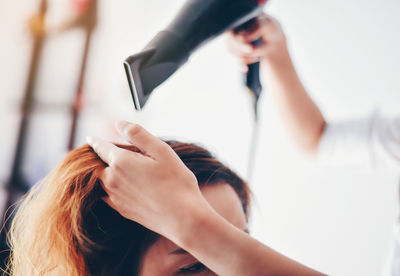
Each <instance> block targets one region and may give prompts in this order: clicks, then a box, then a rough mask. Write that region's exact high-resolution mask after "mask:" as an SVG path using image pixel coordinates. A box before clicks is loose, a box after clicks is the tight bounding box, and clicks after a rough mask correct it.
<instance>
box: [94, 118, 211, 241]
mask: <svg viewBox="0 0 400 276" xmlns="http://www.w3.org/2000/svg"><path fill="white" fill-rule="evenodd" d="M117 129H118V131H119V133H120V134H121V135H122V136H123V137H124V138H125V139H126V140H127V141H128V142H129V143H131V144H133V145H135V146H136V147H138V148H139V149H140V150H141V152H142V153H135V152H132V151H128V150H124V149H122V148H119V147H117V146H115V145H114V144H112V143H110V142H107V141H104V140H102V139H99V138H92V137H88V141H87V142H88V144H89V145H90V146H91V147H92V148H93V149H94V151H95V152H96V153H97V154H98V155H99V156H100V158H101V159H102V160H103V161H104V162H105V163H106V164H108V167H106V168H105V169H104V171H103V172H102V174H101V175H100V177H101V180H102V186H103V188H104V190H105V191H106V193H107V194H108V197H107V198H105V199H104V200H105V201H106V202H107V203H108V204H109V205H110V206H111V207H112V208H114V209H115V210H116V211H118V212H119V213H120V214H121V215H122V216H124V217H126V218H128V219H131V220H134V221H136V222H138V223H140V224H142V225H143V226H145V227H147V228H149V229H151V230H153V231H155V232H157V233H159V234H161V235H164V236H167V237H169V238H170V239H174V237H175V235H176V233H179V232H180V231H182V225H181V223H179V222H181V221H188V217H189V216H193V212H191V211H190V210H191V209H194V208H199V206H200V207H201V206H204V208H206V209H208V208H209V206H208V203H207V202H206V201H205V199H204V198H203V196H202V195H201V192H200V189H199V187H198V184H197V180H196V177H195V176H194V175H193V173H192V172H191V171H190V170H189V169H188V168H187V167H186V166H185V165H184V164H183V162H182V161H181V160H180V159H179V157H178V156H177V155H176V153H175V152H174V151H173V150H172V149H171V147H170V146H168V145H167V144H166V143H165V142H163V141H161V140H160V139H158V138H156V137H155V136H153V135H152V134H150V133H149V132H147V131H146V130H145V129H144V128H142V127H141V126H140V125H137V124H132V123H128V122H125V121H120V122H118V123H117ZM193 211H194V210H193ZM174 241H175V242H177V243H179V241H178V240H176V239H175V240H174Z"/></svg>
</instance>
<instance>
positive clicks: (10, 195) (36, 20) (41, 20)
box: [0, 0, 48, 267]
mask: <svg viewBox="0 0 400 276" xmlns="http://www.w3.org/2000/svg"><path fill="white" fill-rule="evenodd" d="M47 7H48V5H47V0H41V1H40V5H39V11H38V13H37V14H36V15H35V16H34V17H33V18H32V19H31V20H30V22H29V26H30V31H31V34H32V38H33V47H32V53H31V59H30V63H29V73H28V79H27V82H26V86H25V92H24V96H23V100H22V104H21V119H20V123H19V127H18V136H17V142H16V146H15V153H14V158H13V161H12V166H11V174H10V177H9V180H8V182H7V184H6V189H5V191H6V196H5V206H4V207H3V210H4V212H3V216H2V218H3V219H2V227H3V228H2V231H1V234H0V262H1V263H0V265H1V267H4V265H5V262H6V261H7V258H8V255H9V252H8V247H7V244H6V232H7V229H8V225H9V221H8V218H7V217H8V216H9V215H10V214H11V213H12V207H13V204H14V203H15V202H16V201H17V200H18V199H19V198H20V197H21V196H22V195H23V194H24V193H25V192H26V191H27V190H28V189H29V182H28V181H27V180H26V178H25V177H24V174H23V170H22V168H23V159H24V154H25V147H26V141H27V133H28V131H29V119H30V117H31V113H32V109H33V103H34V91H35V86H36V81H37V74H38V71H39V70H38V69H39V61H40V59H41V56H42V50H43V43H44V39H45V19H46V13H47Z"/></svg>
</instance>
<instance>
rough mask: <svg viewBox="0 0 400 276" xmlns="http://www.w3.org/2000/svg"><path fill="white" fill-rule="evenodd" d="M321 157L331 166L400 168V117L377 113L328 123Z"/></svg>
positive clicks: (320, 159)
mask: <svg viewBox="0 0 400 276" xmlns="http://www.w3.org/2000/svg"><path fill="white" fill-rule="evenodd" d="M318 159H319V161H321V162H322V163H325V164H330V165H347V166H348V165H362V166H364V165H367V166H373V167H377V166H378V167H381V166H389V167H394V168H396V169H400V117H394V118H385V117H382V116H381V115H380V114H379V113H378V112H375V113H373V114H372V115H371V116H369V117H367V118H363V119H358V120H352V121H344V122H335V123H328V124H327V126H326V128H325V131H324V133H323V135H322V137H321V141H320V144H319V149H318Z"/></svg>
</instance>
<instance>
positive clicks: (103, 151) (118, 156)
mask: <svg viewBox="0 0 400 276" xmlns="http://www.w3.org/2000/svg"><path fill="white" fill-rule="evenodd" d="M86 142H87V143H88V144H89V145H90V147H91V148H92V149H93V150H94V152H95V153H96V154H97V155H98V156H99V157H100V159H101V160H103V162H104V163H106V164H107V165H109V166H111V167H114V166H115V165H118V163H124V157H125V156H126V155H127V154H129V158H133V159H135V161H139V159H141V158H143V157H144V156H142V155H141V154H137V153H134V152H130V151H127V150H125V149H121V148H119V147H117V146H116V145H114V144H113V143H111V142H108V141H105V140H103V139H100V138H95V137H87V138H86ZM136 159H137V160H136Z"/></svg>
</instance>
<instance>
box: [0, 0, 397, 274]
mask: <svg viewBox="0 0 400 276" xmlns="http://www.w3.org/2000/svg"><path fill="white" fill-rule="evenodd" d="M22 2H24V3H26V4H27V3H29V4H27V5H25V6H24V5H22ZM61 2H63V1H61V0H53V3H55V4H53V6H56V7H57V6H58V5H61V4H62V3H61ZM18 3H19V4H17V2H12V1H8V2H7V3H6V2H5V1H3V2H0V5H1V7H0V18H4V19H0V20H2V22H3V20H4V21H6V22H7V23H8V25H7V27H5V25H4V24H0V31H1V37H2V44H1V45H0V57H1V60H2V61H3V62H2V64H0V75H1V76H2V77H1V82H0V89H1V93H0V97H1V104H2V108H1V109H0V114H2V116H1V117H0V118H1V124H2V125H3V126H4V127H3V129H7V131H4V130H3V133H4V134H2V138H1V145H0V147H1V149H2V152H4V153H5V154H4V157H3V158H1V159H0V160H1V162H2V166H0V167H1V168H2V176H3V179H5V178H6V175H7V166H8V164H9V160H10V155H11V152H12V145H13V139H14V138H13V137H14V135H15V131H16V129H15V127H14V126H15V123H16V122H17V119H18V116H17V113H16V112H15V108H13V106H10V102H13V103H14V104H15V105H16V102H18V98H19V96H18V95H19V94H20V92H21V90H22V89H23V82H22V81H21V79H23V76H24V75H23V74H24V72H25V71H26V69H25V62H26V60H25V59H26V57H27V56H28V55H29V47H28V46H27V45H29V40H28V39H27V38H26V33H24V31H23V30H24V28H23V20H24V18H26V16H27V15H28V14H29V13H31V12H32V9H34V6H33V5H32V4H31V1H28V0H23V1H22V0H20V1H18ZM100 3H101V11H100V12H101V22H100V25H99V29H98V32H97V33H96V37H95V47H94V48H93V52H92V56H91V62H90V66H89V69H90V71H89V74H88V82H87V85H86V88H87V91H86V93H87V95H88V96H87V103H88V107H87V109H86V110H85V112H84V117H83V121H82V122H81V125H80V126H81V128H80V141H81V143H83V141H84V140H83V139H84V136H85V135H86V134H92V135H105V136H108V137H112V136H113V134H112V132H111V130H110V125H111V122H112V120H113V119H116V118H124V119H127V120H131V121H135V122H139V123H142V124H143V125H144V126H145V127H146V128H148V129H149V130H150V131H152V132H153V133H155V134H157V135H159V136H163V137H169V138H177V139H183V140H186V141H193V142H199V143H200V144H202V145H205V146H206V147H207V148H209V149H211V150H212V151H213V152H215V153H216V154H217V156H219V157H220V158H221V159H222V160H224V161H225V162H226V163H228V164H229V165H230V166H231V167H232V168H234V169H235V170H236V171H238V172H239V173H240V174H241V175H242V176H245V175H246V169H247V161H248V150H249V143H250V134H251V128H252V113H251V112H252V111H251V105H250V99H249V97H248V95H247V93H246V91H245V90H244V89H243V87H242V83H241V75H240V73H239V71H240V70H239V69H240V67H239V64H238V63H237V61H236V60H235V59H234V58H233V57H232V56H231V55H230V54H229V53H228V52H227V50H226V46H225V43H224V41H223V40H222V39H217V40H215V41H212V42H211V43H209V44H208V45H206V46H205V47H203V48H202V49H200V50H199V51H198V52H196V53H195V54H194V55H193V56H192V57H191V59H190V61H189V62H188V64H186V65H185V66H184V67H183V68H182V69H181V70H180V71H179V72H178V73H176V74H175V75H174V76H173V77H172V78H171V79H169V80H168V81H167V82H166V83H165V84H164V85H162V86H161V87H160V88H159V89H157V91H156V93H155V94H154V95H153V96H152V97H151V99H150V101H149V102H148V104H147V106H146V108H145V110H144V111H143V112H141V113H138V112H136V111H135V110H134V108H133V104H132V101H131V99H130V95H129V88H128V84H127V82H126V78H125V75H124V71H123V67H122V60H123V59H124V58H126V57H127V56H128V55H130V54H133V53H135V52H137V51H140V49H141V48H142V47H143V46H144V45H145V44H146V43H147V42H148V41H149V40H150V39H151V38H152V37H153V36H154V35H155V34H156V33H157V31H159V30H161V29H162V28H163V26H165V25H166V24H167V23H168V22H169V21H170V19H171V18H172V16H173V14H174V13H175V11H176V10H177V9H178V8H179V7H180V5H181V4H182V3H183V0H174V1H172V0H171V1H160V0H146V1H140V2H139V1H134V0H120V1H101V2H100ZM3 7H8V8H9V10H10V11H9V12H7V13H6V12H5V9H3ZM399 9H400V2H398V1H395V0H380V1H377V0H364V1H361V0H353V1H345V0H339V1H325V0H303V1H289V0H279V1H271V3H270V4H269V6H268V7H267V11H270V12H271V14H273V15H275V16H276V17H278V18H279V19H280V21H281V22H282V25H283V27H284V29H285V31H286V33H287V36H288V39H289V46H290V51H291V53H292V57H293V59H294V61H295V64H296V66H297V69H298V71H299V73H300V75H301V77H302V80H303V82H304V84H305V85H306V87H307V88H308V90H309V92H310V94H311V95H312V96H313V98H314V99H315V100H316V101H317V103H318V104H319V105H320V106H321V108H322V111H323V112H324V114H325V115H326V116H327V118H328V119H330V120H338V119H345V118H353V117H359V116H365V115H367V114H369V113H370V112H372V111H373V110H374V108H380V109H381V110H382V111H383V112H384V113H388V114H395V113H398V112H399V110H398V102H399V100H400V93H399V85H398V76H399V74H400V54H399V53H398V49H400V39H399V26H400V17H398V14H397V11H398V10H399ZM3 33H4V35H3ZM3 37H7V39H5V40H3ZM80 42H81V34H79V32H77V31H75V32H70V33H69V34H66V35H64V36H62V37H59V38H53V39H52V40H51V42H49V46H48V47H49V48H48V49H49V50H48V52H47V63H46V64H47V65H48V66H47V67H48V68H47V69H43V70H44V72H43V75H44V76H47V74H49V75H50V76H51V78H50V77H44V78H43V81H42V82H41V84H40V89H39V90H40V91H41V93H44V94H43V95H44V96H43V99H49V101H56V100H60V98H59V97H54V96H53V98H52V97H51V96H49V95H53V94H54V93H57V94H56V95H61V94H62V93H63V94H62V95H64V96H63V97H64V98H63V97H61V98H62V99H64V101H68V97H69V96H68V95H70V93H71V91H73V84H72V85H71V83H72V82H71V79H72V80H74V74H76V72H74V71H73V70H72V72H71V71H69V70H68V68H73V66H74V61H73V60H72V58H71V56H73V54H74V53H75V54H76V53H79V45H80V44H79V43H80ZM77 45H78V46H77ZM60 53H62V57H61V59H62V61H63V64H66V65H65V66H64V68H63V67H62V68H61V69H59V70H58V71H54V70H52V69H50V68H52V66H56V64H54V59H55V57H57V55H59V54H60ZM58 58H60V57H58ZM52 62H53V63H52ZM67 65H68V66H67ZM44 67H46V66H44ZM67 76H69V77H67ZM264 86H265V87H266V88H267V87H268V84H267V83H264ZM46 91H47V92H46ZM58 91H60V92H58ZM52 93H53V94H52ZM46 95H47V96H46ZM271 100H272V99H270V97H269V94H268V89H266V90H265V93H264V97H263V98H262V99H261V103H260V104H261V121H260V126H261V133H260V139H259V141H260V143H259V146H258V151H257V160H256V168H255V175H254V179H253V183H251V184H252V188H253V192H254V202H255V204H254V206H253V217H252V221H251V231H252V234H253V235H254V236H256V237H257V238H259V239H260V240H262V241H263V242H265V243H267V244H268V245H271V246H272V247H273V248H275V249H277V250H279V251H281V252H283V253H285V254H287V255H288V256H290V257H292V258H294V259H296V260H298V261H300V262H303V263H305V264H307V265H309V266H311V267H314V268H316V269H319V270H321V271H324V272H326V273H328V274H330V275H366V276H368V275H371V276H375V275H381V273H382V271H383V270H384V268H385V267H386V263H387V257H388V254H389V249H390V242H391V233H392V229H391V226H392V223H393V221H394V219H395V215H396V208H397V196H396V195H397V182H398V174H397V172H396V171H390V170H378V171H372V170H370V169H369V168H363V167H353V168H327V167H323V166H321V165H319V164H315V163H313V162H312V161H310V160H307V159H306V158H304V157H303V156H301V155H300V154H299V153H297V151H296V149H295V148H294V147H293V145H292V144H291V142H290V141H289V139H288V137H287V135H286V132H285V130H284V128H283V126H282V122H281V121H280V118H279V116H278V114H277V112H276V110H275V109H274V106H273V103H272V101H271ZM12 111H14V113H13V112H12ZM65 114H67V113H62V112H60V114H58V115H57V116H59V117H60V119H59V121H56V119H55V118H54V116H49V115H43V117H42V118H38V119H37V128H36V129H37V132H40V131H39V130H43V132H45V131H47V132H46V133H44V134H43V132H42V133H41V134H40V135H39V134H36V136H35V135H33V136H35V137H39V136H40V138H36V139H34V140H35V142H32V144H36V145H39V144H41V143H42V144H43V142H44V141H47V144H46V147H52V148H53V150H52V151H51V152H52V154H50V156H47V155H46V154H43V147H42V148H40V147H32V148H34V149H32V150H31V153H30V156H31V159H32V160H39V159H40V160H41V162H43V160H45V162H44V163H45V165H43V166H44V167H46V166H47V167H48V166H50V164H53V163H54V162H55V160H58V159H59V158H61V156H62V155H63V147H62V146H60V141H64V140H65V130H64V131H63V129H65V128H67V127H63V126H64V125H65V126H68V117H67V115H65ZM37 116H38V117H40V116H39V115H37ZM49 118H50V119H49ZM60 122H61V123H60ZM62 123H64V125H63V124H62ZM49 129H50V130H55V131H52V132H51V134H50V133H49ZM40 152H42V153H41V154H40ZM31 170H35V169H31Z"/></svg>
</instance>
